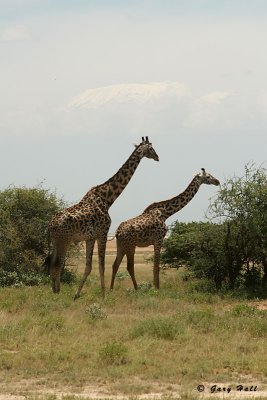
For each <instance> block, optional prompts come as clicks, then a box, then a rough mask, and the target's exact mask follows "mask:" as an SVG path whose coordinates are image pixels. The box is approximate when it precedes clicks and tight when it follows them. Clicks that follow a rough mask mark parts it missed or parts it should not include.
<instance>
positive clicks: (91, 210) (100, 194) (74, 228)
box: [44, 136, 159, 298]
mask: <svg viewBox="0 0 267 400" xmlns="http://www.w3.org/2000/svg"><path fill="white" fill-rule="evenodd" d="M144 157H146V158H149V159H153V160H155V161H159V157H158V155H157V153H156V151H155V150H154V148H153V146H152V144H151V143H150V142H149V139H148V136H146V137H145V138H144V137H142V142H141V143H140V144H139V145H137V147H136V148H135V149H134V151H133V152H132V154H131V155H130V157H129V158H128V159H127V160H126V162H125V163H124V164H123V165H122V167H121V168H120V169H119V170H118V171H117V172H116V174H115V175H113V176H112V177H111V178H110V179H108V180H107V181H106V182H104V183H103V184H100V185H98V186H94V187H92V188H91V189H90V190H89V191H88V192H87V193H86V195H85V196H84V197H83V198H82V199H81V201H80V202H79V203H77V204H75V205H73V206H71V207H68V208H66V209H64V210H62V211H60V212H59V213H57V214H56V215H55V216H54V217H53V218H52V219H51V221H50V223H49V226H48V231H49V236H50V240H51V242H52V245H53V252H52V254H49V255H48V256H47V257H46V261H45V263H44V267H46V268H47V269H48V270H49V273H50V277H51V284H52V290H53V292H54V293H59V291H60V276H61V272H62V269H63V265H64V262H65V257H66V253H67V250H68V248H69V246H70V244H71V243H73V242H75V243H78V242H81V241H85V242H86V267H85V271H84V274H83V277H82V280H81V283H80V285H79V287H78V290H77V292H76V294H75V298H78V297H79V296H80V292H81V290H82V288H83V285H84V283H85V282H86V279H87V277H88V275H89V274H90V272H91V270H92V256H93V249H94V244H95V241H97V244H98V262H99V273H100V282H101V288H102V292H103V293H104V291H105V280H104V272H105V252H106V242H107V235H108V231H109V227H110V224H111V219H110V216H109V213H108V210H109V208H110V206H111V205H112V204H113V203H114V201H115V200H116V199H117V198H118V197H119V195H120V194H121V193H122V191H123V190H124V189H125V187H126V186H127V184H128V183H129V181H130V179H131V177H132V176H133V174H134V172H135V170H136V168H137V167H138V165H139V163H140V161H141V159H142V158H144Z"/></svg>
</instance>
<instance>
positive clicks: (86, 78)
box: [0, 0, 267, 233]
mask: <svg viewBox="0 0 267 400" xmlns="http://www.w3.org/2000/svg"><path fill="white" fill-rule="evenodd" d="M0 89H1V90H0V133H1V146H0V170H1V180H0V189H4V188H6V187H7V186H9V185H11V184H13V185H16V186H21V185H25V186H27V187H28V186H35V185H37V184H38V183H40V182H43V186H44V187H45V188H49V189H51V190H56V191H57V193H58V195H59V196H63V197H64V199H65V200H66V201H67V202H68V203H69V204H73V203H75V202H77V201H79V200H80V198H81V197H82V196H83V195H84V194H85V193H86V192H87V191H88V190H89V189H90V187H91V186H95V185H97V184H100V183H102V182H104V181H105V180H107V179H108V178H109V177H110V176H112V175H113V174H114V173H115V172H116V171H117V170H118V169H119V168H120V166H121V165H122V164H123V162H124V161H125V160H126V159H127V158H128V156H129V155H130V154H131V152H132V151H133V144H134V143H139V142H140V139H141V136H144V135H148V136H149V138H150V140H151V142H152V143H153V146H154V148H155V150H156V151H157V153H158V154H159V157H160V162H159V163H156V162H154V161H153V160H147V159H144V160H142V161H141V163H140V165H139V167H138V169H137V171H136V173H135V175H134V177H133V179H132V180H131V182H130V183H129V185H128V186H127V187H126V189H125V191H124V192H123V194H122V195H121V196H120V197H119V199H118V200H117V201H116V202H115V203H114V205H113V206H112V208H111V209H110V215H111V218H112V221H113V222H112V227H111V233H112V232H114V230H115V228H116V227H117V226H118V224H119V223H120V222H121V221H123V220H126V219H128V218H130V217H133V216H135V215H137V214H139V213H140V212H142V210H143V209H144V208H145V207H146V206H147V205H149V204H150V203H152V202H153V201H159V200H163V199H166V198H169V197H172V196H174V195H176V194H178V193H179V192H181V191H183V190H184V189H185V187H186V186H187V185H188V183H189V182H190V181H191V179H192V176H193V174H195V173H197V172H199V171H200V169H201V168H202V167H205V168H206V170H207V171H209V172H210V173H212V174H213V175H214V176H216V177H217V178H218V179H220V180H221V181H223V180H224V179H226V178H227V177H229V176H233V175H234V174H236V175H238V174H240V173H242V172H243V170H244V165H245V163H247V162H249V161H254V162H255V163H256V164H257V165H259V164H262V163H263V165H265V166H266V167H267V162H266V161H267V134H266V133H267V132H266V131H267V129H266V128H267V1H265V0H253V1H252V0H248V1H246V0H220V1H219V0H147V1H146V0H142V1H141V0H131V1H130V0H124V1H123V0H120V1H119V0H117V1H115V0H106V1H104V0H103V1H102V0H94V1H93V0H0ZM217 190H218V188H216V187H207V186H203V187H201V188H200V191H199V193H198V194H197V195H196V197H195V198H194V199H193V200H192V201H191V202H190V203H189V204H188V205H187V206H186V207H185V209H184V210H182V211H180V212H179V213H178V214H176V215H175V216H174V217H172V218H170V219H169V220H168V221H167V222H168V223H169V224H170V223H171V222H172V221H173V220H175V219H179V220H181V221H191V220H201V219H203V218H204V213H205V211H206V209H207V206H208V204H209V199H210V198H211V197H212V196H214V195H215V194H216V191H217Z"/></svg>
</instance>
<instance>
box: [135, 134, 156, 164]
mask: <svg viewBox="0 0 267 400" xmlns="http://www.w3.org/2000/svg"><path fill="white" fill-rule="evenodd" d="M135 147H136V151H137V152H138V154H139V155H140V158H143V157H146V158H152V159H153V160H155V161H159V156H158V155H157V153H156V152H155V150H154V149H153V147H152V143H150V142H149V140H148V136H146V138H144V137H142V142H141V143H140V144H138V145H135Z"/></svg>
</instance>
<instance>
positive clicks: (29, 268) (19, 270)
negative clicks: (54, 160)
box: [0, 186, 71, 286]
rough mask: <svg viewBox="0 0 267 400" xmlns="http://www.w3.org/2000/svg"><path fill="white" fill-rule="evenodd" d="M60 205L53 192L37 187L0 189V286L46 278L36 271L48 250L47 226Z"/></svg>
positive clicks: (37, 282) (41, 280)
mask: <svg viewBox="0 0 267 400" xmlns="http://www.w3.org/2000/svg"><path fill="white" fill-rule="evenodd" d="M63 206H64V203H63V201H62V200H59V199H57V197H56V195H55V193H51V192H49V191H48V190H46V189H43V188H42V187H41V186H37V187H33V188H26V187H20V188H16V187H9V188H8V189H6V190H4V191H1V192H0V286H21V285H38V284H40V283H42V282H47V281H48V277H47V276H45V275H43V274H41V271H40V265H41V264H42V261H43V258H44V257H45V255H46V253H47V250H48V239H47V227H48V223H49V221H50V219H51V218H52V216H53V215H54V214H55V213H56V212H57V211H59V210H60V209H62V208H63ZM65 275H66V279H67V280H70V279H71V278H70V276H69V275H68V273H67V272H64V276H65Z"/></svg>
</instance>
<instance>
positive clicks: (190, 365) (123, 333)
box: [0, 265, 267, 400]
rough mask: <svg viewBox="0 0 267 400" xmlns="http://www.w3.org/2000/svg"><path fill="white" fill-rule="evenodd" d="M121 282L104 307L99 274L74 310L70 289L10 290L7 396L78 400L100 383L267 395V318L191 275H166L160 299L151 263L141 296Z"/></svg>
mask: <svg viewBox="0 0 267 400" xmlns="http://www.w3.org/2000/svg"><path fill="white" fill-rule="evenodd" d="M108 268H109V267H108ZM108 268H107V269H108ZM121 270H122V272H123V271H124V267H123V268H122V269H121ZM109 275H110V269H108V270H107V279H106V280H107V283H108V282H109ZM122 276H123V279H120V280H118V281H116V285H115V289H114V290H113V292H111V293H110V292H107V295H106V297H105V299H103V298H102V297H101V291H100V290H99V277H98V273H97V271H96V269H95V270H94V271H93V275H92V276H91V279H90V282H89V280H88V284H87V285H86V287H85V288H84V290H83V294H82V297H81V298H80V299H79V300H77V301H75V302H74V301H73V295H74V293H75V289H76V288H75V287H71V286H67V285H63V286H62V291H61V293H60V294H59V295H54V294H52V293H51V290H50V287H49V286H40V287H26V288H4V289H1V290H0V382H2V383H0V393H1V394H2V393H8V394H24V395H25V396H26V398H27V399H29V400H30V399H32V400H33V399H37V398H38V399H44V400H48V399H49V400H54V399H56V397H53V396H55V395H52V394H51V392H50V394H49V395H48V394H47V395H46V394H45V391H46V390H47V389H52V390H55V393H58V392H59V391H60V390H62V392H63V393H76V397H75V396H74V395H68V396H67V397H66V396H65V397H63V398H65V399H66V400H72V399H76V400H77V399H78V398H79V397H77V396H78V394H79V393H81V391H82V389H83V388H86V387H87V386H88V385H89V386H90V385H92V386H93V387H97V388H102V389H103V390H105V391H106V392H107V393H110V395H112V394H121V393H124V394H126V395H127V396H129V397H131V398H134V397H135V396H137V395H139V394H142V393H150V392H152V393H153V392H157V391H160V392H161V393H163V394H164V395H165V397H164V399H165V400H166V399H167V398H168V396H169V397H170V395H171V393H172V392H175V393H176V392H177V390H178V389H177V388H179V393H183V398H184V399H188V400H191V399H194V398H197V393H195V394H194V391H195V388H196V387H197V385H198V384H200V383H205V384H206V383H207V384H208V385H211V384H216V383H218V382H220V384H222V383H225V384H238V383H240V382H241V383H244V384H248V385H249V384H251V385H252V384H255V383H258V386H259V387H260V388H261V389H263V388H265V387H266V384H267V363H266V339H267V311H265V310H259V309H258V308H257V307H256V305H255V302H254V303H252V302H248V301H245V300H244V299H242V300H237V299H234V298H232V297H227V296H218V295H210V294H209V293H203V292H200V291H199V290H198V289H197V285H196V284H195V282H194V281H192V280H191V279H190V278H189V279H186V280H185V279H184V278H183V273H182V272H178V273H177V272H176V271H169V272H165V273H162V274H161V289H160V291H156V290H154V289H153V288H152V287H150V286H151V285H150V284H149V283H148V282H151V281H152V269H151V267H150V266H148V265H144V266H143V267H141V266H140V268H137V271H136V276H137V278H138V281H139V282H140V283H141V282H143V284H142V285H140V290H139V291H138V292H135V291H133V290H132V285H131V280H130V279H129V278H127V276H126V274H124V273H123V274H122ZM240 380H241V381H240ZM4 382H5V383H4ZM29 382H30V385H29ZM26 383H27V384H26ZM195 392H196V391H195ZM35 393H39V397H38V396H37V394H35ZM42 393H43V394H42ZM49 396H50V397H49ZM104 397H107V398H108V396H103V398H104ZM89 398H90V396H88V399H89Z"/></svg>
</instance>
